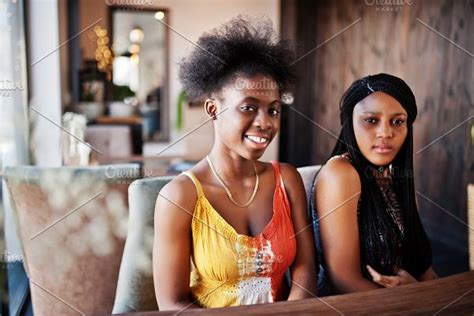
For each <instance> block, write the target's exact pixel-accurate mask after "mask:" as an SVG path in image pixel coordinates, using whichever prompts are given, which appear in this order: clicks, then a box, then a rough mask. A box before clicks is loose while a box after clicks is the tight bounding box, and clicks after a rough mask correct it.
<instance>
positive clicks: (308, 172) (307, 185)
mask: <svg viewBox="0 0 474 316" xmlns="http://www.w3.org/2000/svg"><path fill="white" fill-rule="evenodd" d="M319 169H321V166H320V165H315V166H307V167H301V168H298V172H299V173H300V175H301V178H302V179H303V184H304V189H305V191H306V202H307V203H308V208H307V209H308V214H309V211H310V209H309V203H310V200H311V188H312V187H313V182H314V177H315V176H316V173H318V171H319Z"/></svg>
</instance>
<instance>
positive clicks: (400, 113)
mask: <svg viewBox="0 0 474 316" xmlns="http://www.w3.org/2000/svg"><path fill="white" fill-rule="evenodd" d="M362 114H377V115H382V113H380V112H370V111H365V112H362ZM392 115H393V116H397V115H403V116H407V115H406V114H405V113H402V112H399V113H394V114H392Z"/></svg>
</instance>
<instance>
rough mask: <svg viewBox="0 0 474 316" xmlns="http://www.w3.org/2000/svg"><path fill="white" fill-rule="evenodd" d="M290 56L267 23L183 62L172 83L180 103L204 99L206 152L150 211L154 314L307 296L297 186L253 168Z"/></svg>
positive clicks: (309, 243)
mask: <svg viewBox="0 0 474 316" xmlns="http://www.w3.org/2000/svg"><path fill="white" fill-rule="evenodd" d="M291 56H292V54H291V51H290V50H289V49H288V46H287V45H286V44H285V43H283V42H280V41H276V40H275V35H274V31H273V29H272V27H271V23H268V22H266V21H263V22H262V23H252V22H249V21H246V20H243V19H241V18H237V19H234V20H232V21H231V22H229V23H227V24H224V25H223V27H222V28H220V29H216V30H213V31H211V32H209V33H205V34H204V35H202V36H201V37H200V38H199V40H198V42H197V45H196V49H195V50H194V51H193V52H192V53H191V54H190V55H189V57H188V58H186V59H185V60H184V61H183V62H182V64H181V68H180V73H179V75H180V79H181V82H182V84H183V86H184V88H185V90H186V92H187V94H188V96H190V97H191V98H198V99H202V100H205V101H204V104H203V105H204V109H205V111H206V113H207V115H208V116H209V118H210V119H211V120H212V124H213V127H214V145H213V147H212V150H211V152H210V153H209V154H208V156H207V157H206V158H205V159H203V160H201V161H200V162H199V163H197V164H196V165H195V166H194V167H192V168H191V169H190V170H189V171H187V172H185V173H184V174H182V175H180V176H178V177H176V178H175V179H173V180H172V181H171V182H170V183H169V184H168V185H166V186H165V187H164V188H163V189H162V190H161V192H160V194H159V196H158V199H157V202H156V209H155V239H154V248H153V276H154V283H155V290H156V298H157V301H158V305H159V308H160V310H177V309H181V308H189V307H205V308H208V307H224V306H233V305H247V304H256V303H269V302H274V301H277V300H285V299H288V300H296V299H301V298H305V297H311V296H312V295H315V289H316V284H315V282H314V280H315V277H316V271H315V270H316V268H315V262H314V259H315V254H314V241H313V238H312V235H311V230H310V229H309V230H308V229H305V228H306V227H308V220H307V218H306V197H305V193H304V188H303V182H302V180H301V178H300V176H299V174H298V172H297V171H296V169H295V168H293V167H291V166H290V165H287V164H279V163H277V162H272V163H264V162H260V161H258V159H259V158H260V157H261V156H262V155H263V153H264V152H265V149H266V148H267V147H268V145H269V144H270V142H271V141H272V139H273V137H274V136H275V134H276V133H277V132H278V130H279V127H280V110H281V106H282V102H281V96H282V93H284V92H285V91H287V89H288V86H289V84H290V82H291V79H292V77H293V73H292V71H291V68H290V67H291V66H290V63H291V61H292V58H291ZM288 269H289V270H290V275H291V281H292V285H291V288H289V289H288V287H289V285H288V284H286V282H285V277H284V275H285V272H286V271H287V270H288ZM285 287H286V290H285ZM288 291H289V294H288Z"/></svg>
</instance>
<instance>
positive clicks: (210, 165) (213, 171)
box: [206, 155, 259, 208]
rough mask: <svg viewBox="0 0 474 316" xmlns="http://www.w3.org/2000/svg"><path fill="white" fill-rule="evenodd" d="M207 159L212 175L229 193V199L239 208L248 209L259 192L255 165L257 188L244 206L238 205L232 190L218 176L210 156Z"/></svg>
mask: <svg viewBox="0 0 474 316" xmlns="http://www.w3.org/2000/svg"><path fill="white" fill-rule="evenodd" d="M206 159H207V162H208V163H209V167H211V171H212V173H213V174H214V175H215V176H216V178H217V180H218V181H219V183H220V184H221V185H222V186H223V187H224V190H225V192H226V193H227V196H228V197H229V200H230V201H231V202H232V203H234V204H235V205H236V206H238V207H242V208H244V207H247V206H249V205H250V204H251V203H252V202H253V200H254V199H255V195H256V194H257V190H258V184H259V179H258V173H257V167H256V166H255V163H253V169H254V170H255V178H256V180H255V188H254V189H253V193H252V196H251V197H250V199H249V200H248V201H247V202H245V203H244V204H240V203H238V202H237V201H236V200H234V198H233V197H232V193H231V192H230V190H229V189H228V188H227V186H226V185H225V183H224V181H222V179H221V177H219V175H218V174H217V171H216V169H215V168H214V165H213V164H212V161H211V159H210V158H209V155H207V156H206Z"/></svg>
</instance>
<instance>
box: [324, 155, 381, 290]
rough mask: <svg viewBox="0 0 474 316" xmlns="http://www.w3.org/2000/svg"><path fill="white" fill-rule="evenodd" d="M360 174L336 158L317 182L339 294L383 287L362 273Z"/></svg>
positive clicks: (328, 253)
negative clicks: (358, 213)
mask: <svg viewBox="0 0 474 316" xmlns="http://www.w3.org/2000/svg"><path fill="white" fill-rule="evenodd" d="M360 194H361V184H360V178H359V174H358V173H357V171H356V170H355V168H354V167H353V166H352V165H351V164H350V163H349V162H348V161H347V160H346V159H345V158H339V159H333V160H331V161H329V162H328V163H327V164H326V165H325V166H324V167H323V169H322V170H321V172H320V174H319V175H318V178H317V180H316V192H315V201H316V205H317V210H318V216H319V227H320V237H321V243H322V247H323V249H324V257H325V260H326V264H327V269H328V273H329V278H330V280H331V282H332V285H333V287H334V288H335V290H336V291H337V292H339V293H350V292H358V291H366V290H371V289H377V288H380V287H379V286H378V285H376V284H375V283H373V282H371V281H370V280H367V279H366V278H364V276H363V275H362V272H361V262H360V246H359V242H360V241H359V228H358V224H357V206H358V201H359V198H360Z"/></svg>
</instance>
